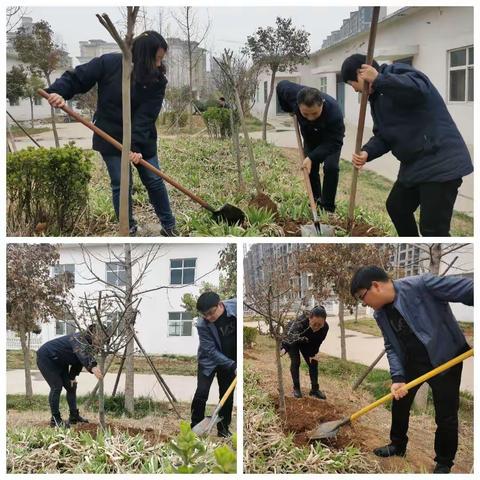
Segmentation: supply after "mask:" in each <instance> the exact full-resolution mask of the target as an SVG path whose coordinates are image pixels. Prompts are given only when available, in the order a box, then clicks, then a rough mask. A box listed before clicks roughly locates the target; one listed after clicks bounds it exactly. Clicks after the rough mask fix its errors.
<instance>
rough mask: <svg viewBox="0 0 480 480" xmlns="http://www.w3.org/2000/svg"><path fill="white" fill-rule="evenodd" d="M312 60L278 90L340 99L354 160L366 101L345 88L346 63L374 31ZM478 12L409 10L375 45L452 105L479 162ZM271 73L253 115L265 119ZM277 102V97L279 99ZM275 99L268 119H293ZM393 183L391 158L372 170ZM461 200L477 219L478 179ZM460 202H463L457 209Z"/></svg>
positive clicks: (384, 58) (385, 59)
mask: <svg viewBox="0 0 480 480" xmlns="http://www.w3.org/2000/svg"><path fill="white" fill-rule="evenodd" d="M326 45H329V46H328V47H326V48H321V49H320V50H317V51H315V52H313V53H312V54H311V55H310V61H309V63H308V64H307V65H302V66H299V68H298V69H297V71H296V72H294V73H283V72H279V73H278V74H277V78H276V84H278V82H279V81H281V80H284V79H287V80H290V81H293V82H296V83H300V84H303V85H308V86H312V87H316V88H319V89H320V90H321V91H323V92H326V93H328V94H329V95H331V96H332V97H334V98H336V99H337V101H338V102H339V104H340V106H341V108H342V110H343V112H344V115H345V123H346V127H347V137H346V138H345V142H344V148H343V152H342V158H345V159H349V158H351V154H352V152H353V148H354V141H355V129H356V125H357V122H358V112H359V105H360V95H359V94H357V93H355V92H354V90H353V89H352V88H351V87H350V86H348V85H345V83H343V81H342V79H341V77H340V70H341V65H342V62H343V60H344V59H345V58H347V57H348V56H350V55H352V54H354V53H363V54H365V53H366V50H367V45H368V31H361V32H359V33H357V34H354V35H350V36H346V37H344V38H343V39H341V40H339V41H336V42H331V41H330V40H329V41H328V42H327V43H326ZM473 50H474V47H473V8H472V7H405V8H401V9H399V10H397V11H395V12H394V13H392V14H391V15H389V16H387V17H385V18H383V19H381V20H380V21H379V24H378V32H377V38H376V42H375V55H374V56H375V59H376V60H377V61H378V62H379V63H380V64H382V63H392V62H402V63H408V64H411V65H412V66H413V67H415V68H417V69H418V70H421V71H422V72H424V73H425V74H426V75H428V77H429V78H430V80H431V81H432V83H433V84H434V85H435V87H436V88H437V89H438V91H439V92H440V94H441V96H442V97H443V99H444V100H445V102H446V104H447V108H448V110H449V112H450V114H451V115H452V118H453V120H454V121H455V123H456V124H457V126H458V128H459V130H460V132H461V134H462V136H463V138H464V140H465V142H466V144H467V146H468V149H469V150H470V153H471V154H472V158H473V139H474V129H473V78H474V63H473ZM269 79H270V72H264V73H263V74H262V75H261V76H260V78H259V86H258V90H257V98H256V100H257V101H256V104H255V105H254V107H253V109H252V113H253V114H254V115H255V116H257V117H259V118H261V115H262V114H263V110H264V108H265V104H266V98H267V94H268V88H269ZM275 98H276V97H275ZM275 98H274V99H272V102H271V104H270V107H269V112H268V116H269V118H270V119H271V120H274V119H277V120H280V119H282V118H288V117H287V116H286V114H285V113H284V112H283V111H282V110H281V108H280V105H279V103H278V101H277V100H276V99H275ZM372 125H373V124H372V118H371V115H370V112H369V110H367V115H366V124H365V133H364V140H366V139H368V138H369V137H370V136H371V134H372V130H371V128H372ZM368 168H371V169H373V170H375V171H376V172H377V173H379V174H381V175H384V176H386V177H387V178H389V179H391V180H393V179H395V178H396V175H397V171H398V162H397V161H396V160H395V158H394V157H393V156H392V155H391V154H387V155H384V156H383V157H382V158H381V159H377V160H376V161H375V162H372V164H371V165H369V166H368ZM460 194H461V195H464V196H465V197H467V198H468V199H469V203H468V204H467V205H466V206H465V207H462V208H461V210H462V211H465V212H466V213H470V214H471V213H473V201H472V198H473V176H472V175H470V176H469V177H467V178H466V179H464V184H463V185H462V187H461V190H460ZM456 208H459V207H458V202H457V207H456Z"/></svg>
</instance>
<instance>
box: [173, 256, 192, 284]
mask: <svg viewBox="0 0 480 480" xmlns="http://www.w3.org/2000/svg"><path fill="white" fill-rule="evenodd" d="M196 264H197V259H196V258H176V259H175V260H170V285H188V284H189V283H194V282H195V266H196Z"/></svg>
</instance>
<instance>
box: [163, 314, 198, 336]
mask: <svg viewBox="0 0 480 480" xmlns="http://www.w3.org/2000/svg"><path fill="white" fill-rule="evenodd" d="M192 324H193V318H192V314H191V313H190V312H168V336H169V337H191V336H192Z"/></svg>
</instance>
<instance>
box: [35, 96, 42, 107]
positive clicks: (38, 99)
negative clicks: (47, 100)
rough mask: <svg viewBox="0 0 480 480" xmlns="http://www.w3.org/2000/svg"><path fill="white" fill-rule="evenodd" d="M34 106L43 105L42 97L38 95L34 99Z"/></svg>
mask: <svg viewBox="0 0 480 480" xmlns="http://www.w3.org/2000/svg"><path fill="white" fill-rule="evenodd" d="M33 104H34V105H41V104H42V97H39V96H38V95H35V96H34V97H33Z"/></svg>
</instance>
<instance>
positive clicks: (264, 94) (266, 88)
mask: <svg viewBox="0 0 480 480" xmlns="http://www.w3.org/2000/svg"><path fill="white" fill-rule="evenodd" d="M267 98H268V82H263V103H267Z"/></svg>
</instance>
